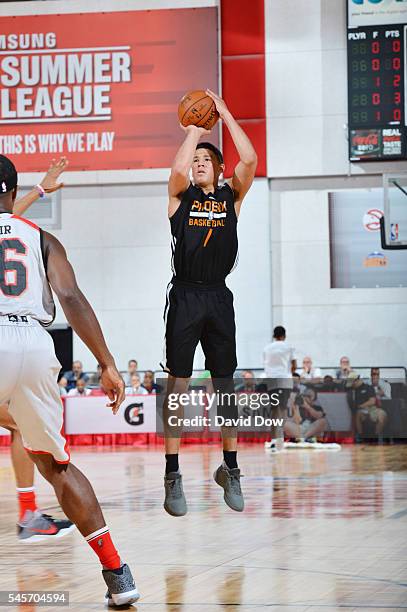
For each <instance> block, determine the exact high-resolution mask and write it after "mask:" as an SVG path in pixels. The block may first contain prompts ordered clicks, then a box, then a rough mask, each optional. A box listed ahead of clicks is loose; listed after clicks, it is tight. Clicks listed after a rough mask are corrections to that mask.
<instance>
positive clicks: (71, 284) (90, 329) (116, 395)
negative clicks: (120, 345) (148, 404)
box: [44, 232, 124, 414]
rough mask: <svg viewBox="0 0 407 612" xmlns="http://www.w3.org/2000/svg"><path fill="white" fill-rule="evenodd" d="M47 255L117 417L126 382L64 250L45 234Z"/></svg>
mask: <svg viewBox="0 0 407 612" xmlns="http://www.w3.org/2000/svg"><path fill="white" fill-rule="evenodd" d="M44 251H45V257H46V262H47V274H48V279H49V282H50V285H51V287H52V289H53V290H54V291H55V293H56V294H57V296H58V299H59V301H60V304H61V306H62V309H63V311H64V313H65V315H66V318H67V319H68V321H69V323H70V325H71V326H72V329H74V330H75V332H76V333H77V334H78V336H79V337H80V338H81V340H83V342H84V343H85V344H86V346H87V347H88V349H89V350H90V351H91V352H92V353H93V355H94V356H95V358H96V360H97V362H98V363H99V364H100V366H101V368H102V377H101V382H102V386H103V388H104V390H105V391H106V393H107V395H108V397H109V399H110V401H111V403H110V404H109V406H110V407H111V408H112V410H113V412H114V414H116V412H117V411H118V409H119V406H120V404H121V403H122V402H123V400H124V382H123V379H122V377H121V376H120V374H119V372H118V371H117V368H116V365H115V362H114V359H113V356H112V355H111V353H110V351H109V349H108V348H107V345H106V342H105V339H104V336H103V332H102V330H101V328H100V325H99V322H98V320H97V318H96V315H95V313H94V311H93V308H92V306H91V305H90V304H89V302H88V300H87V299H86V297H85V296H84V295H83V293H82V291H81V290H80V289H79V287H78V285H77V282H76V278H75V274H74V271H73V269H72V266H71V264H70V263H69V261H68V259H67V256H66V251H65V249H64V247H63V246H62V244H61V243H60V242H59V240H57V239H56V238H55V236H52V235H51V234H48V232H44Z"/></svg>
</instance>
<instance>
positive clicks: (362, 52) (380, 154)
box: [348, 25, 407, 162]
mask: <svg viewBox="0 0 407 612" xmlns="http://www.w3.org/2000/svg"><path fill="white" fill-rule="evenodd" d="M406 30H407V26H406V25H400V26H398V25H396V26H394V25H393V26H383V25H380V26H369V27H361V28H350V29H348V126H349V159H350V161H352V162H357V161H369V160H371V161H377V160H379V161H382V160H396V159H406V158H407V129H406V109H405V101H406V92H405V86H406V83H407V78H406V74H405V73H406Z"/></svg>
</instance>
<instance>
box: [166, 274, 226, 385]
mask: <svg viewBox="0 0 407 612" xmlns="http://www.w3.org/2000/svg"><path fill="white" fill-rule="evenodd" d="M164 321H165V363H164V364H163V366H164V368H165V370H166V371H168V372H169V373H170V374H171V375H172V376H176V377H178V378H189V377H190V376H191V375H192V369H193V362H194V355H195V349H196V347H197V345H198V342H200V343H201V346H202V350H203V352H204V354H205V368H206V369H207V370H209V371H210V372H211V375H212V376H213V377H225V376H232V375H233V373H234V371H235V369H236V366H237V360H236V326H235V312H234V308H233V294H232V292H231V291H230V289H228V288H227V287H226V285H225V283H218V284H216V285H198V284H197V283H187V282H184V281H179V280H177V279H173V280H172V281H171V283H170V284H169V285H168V289H167V303H166V305H165V311H164Z"/></svg>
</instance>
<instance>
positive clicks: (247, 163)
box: [206, 89, 257, 212]
mask: <svg viewBox="0 0 407 612" xmlns="http://www.w3.org/2000/svg"><path fill="white" fill-rule="evenodd" d="M206 93H207V94H208V96H210V97H211V98H212V99H213V101H214V102H215V106H216V110H217V111H218V113H219V115H220V117H221V119H222V120H223V121H224V122H225V124H226V126H227V128H228V130H229V132H230V135H231V136H232V140H233V143H234V145H235V147H236V149H237V152H238V154H239V158H240V159H239V162H238V164H237V166H236V168H235V169H234V172H233V176H232V178H231V179H230V181H228V182H229V184H230V185H231V187H232V188H233V190H234V192H235V194H236V201H235V208H236V210H237V212H239V209H240V206H241V204H242V200H243V198H244V196H245V195H246V193H247V192H248V191H249V189H250V186H251V184H252V183H253V179H254V175H255V172H256V167H257V154H256V151H255V150H254V147H253V145H252V143H251V142H250V139H249V138H248V137H247V135H246V134H245V132H244V131H243V130H242V128H241V127H240V125H239V124H238V122H237V121H236V119H235V118H234V117H233V115H232V114H231V112H230V111H229V109H228V107H227V106H226V103H225V101H224V100H222V98H220V97H219V96H217V95H216V94H215V93H214V92H213V91H211V90H210V89H207V90H206Z"/></svg>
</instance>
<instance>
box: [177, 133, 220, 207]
mask: <svg viewBox="0 0 407 612" xmlns="http://www.w3.org/2000/svg"><path fill="white" fill-rule="evenodd" d="M181 128H182V129H183V130H184V132H185V140H184V142H183V143H182V145H181V146H180V148H179V149H178V151H177V154H176V155H175V158H174V161H173V164H172V167H171V174H170V179H169V181H168V195H169V204H168V216H169V217H171V216H172V215H173V214H174V213H175V211H176V209H177V208H178V206H179V200H180V196H181V195H182V194H183V193H184V191H185V190H186V189H187V188H188V185H189V171H190V169H191V166H192V162H193V159H194V155H195V150H196V145H197V144H198V142H199V139H200V138H201V136H202V135H203V134H209V133H210V132H209V131H208V130H205V129H204V128H200V127H196V126H195V125H188V126H187V127H184V126H181Z"/></svg>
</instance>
